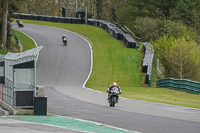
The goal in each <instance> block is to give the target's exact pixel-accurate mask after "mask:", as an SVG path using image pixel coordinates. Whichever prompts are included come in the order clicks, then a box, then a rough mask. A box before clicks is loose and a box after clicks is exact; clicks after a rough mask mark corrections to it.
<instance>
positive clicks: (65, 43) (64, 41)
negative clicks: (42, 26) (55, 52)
mask: <svg viewBox="0 0 200 133" xmlns="http://www.w3.org/2000/svg"><path fill="white" fill-rule="evenodd" d="M63 43H64V45H65V46H67V38H63Z"/></svg>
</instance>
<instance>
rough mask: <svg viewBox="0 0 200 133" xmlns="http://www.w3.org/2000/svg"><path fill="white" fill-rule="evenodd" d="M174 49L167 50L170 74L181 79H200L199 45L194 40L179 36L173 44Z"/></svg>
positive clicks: (166, 56) (166, 55)
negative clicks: (199, 77) (199, 75)
mask: <svg viewBox="0 0 200 133" xmlns="http://www.w3.org/2000/svg"><path fill="white" fill-rule="evenodd" d="M172 46H173V47H172V49H171V50H170V51H168V52H165V58H166V60H167V62H168V65H169V67H170V71H168V75H169V76H171V77H174V78H179V79H191V80H199V81H200V79H198V78H197V76H198V74H200V73H199V71H200V59H199V54H200V51H199V50H198V46H197V44H196V43H195V42H194V41H191V40H190V39H188V40H187V39H186V38H184V37H183V38H179V39H177V40H175V41H174V42H173V44H172Z"/></svg>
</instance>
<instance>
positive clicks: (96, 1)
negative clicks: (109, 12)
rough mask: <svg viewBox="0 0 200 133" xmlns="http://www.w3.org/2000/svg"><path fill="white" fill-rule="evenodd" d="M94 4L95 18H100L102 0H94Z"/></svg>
mask: <svg viewBox="0 0 200 133" xmlns="http://www.w3.org/2000/svg"><path fill="white" fill-rule="evenodd" d="M94 4H95V7H96V8H95V9H96V18H97V19H101V17H102V5H103V0H94Z"/></svg>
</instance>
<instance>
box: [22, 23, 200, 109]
mask: <svg viewBox="0 0 200 133" xmlns="http://www.w3.org/2000/svg"><path fill="white" fill-rule="evenodd" d="M23 22H24V23H31V24H39V25H47V26H53V27H59V28H63V29H67V30H70V31H74V32H77V33H79V34H81V35H83V36H85V37H87V38H88V40H89V41H90V42H91V45H92V49H93V63H94V64H93V72H92V74H91V77H90V79H89V81H88V82H87V84H86V87H89V88H92V89H95V90H99V91H102V92H106V89H107V87H108V86H109V85H110V84H111V83H112V82H113V81H116V82H117V83H118V84H119V85H120V86H121V88H122V92H123V94H122V95H121V96H123V97H127V98H132V99H138V100H144V101H152V102H158V103H167V104H174V105H181V106H188V107H194V108H200V95H195V94H190V93H186V92H181V91H176V90H170V89H165V88H148V87H144V85H143V83H142V80H143V74H142V73H141V72H140V70H139V69H140V66H139V64H140V63H141V60H142V54H141V52H140V51H139V50H136V49H128V48H126V47H125V46H124V45H123V44H122V42H120V41H118V40H116V39H114V38H113V37H111V36H110V35H108V34H107V33H106V32H105V31H104V30H103V29H100V28H98V27H95V26H89V25H78V24H63V23H53V22H44V21H32V20H23Z"/></svg>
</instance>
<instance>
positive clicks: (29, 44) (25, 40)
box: [13, 30, 36, 50]
mask: <svg viewBox="0 0 200 133" xmlns="http://www.w3.org/2000/svg"><path fill="white" fill-rule="evenodd" d="M13 31H14V32H15V34H16V35H17V37H18V38H19V39H20V42H21V43H22V45H23V47H24V50H29V49H32V48H35V47H36V46H35V43H34V41H33V40H32V39H31V38H30V37H28V36H27V35H26V34H24V33H22V32H20V31H18V30H13Z"/></svg>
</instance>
